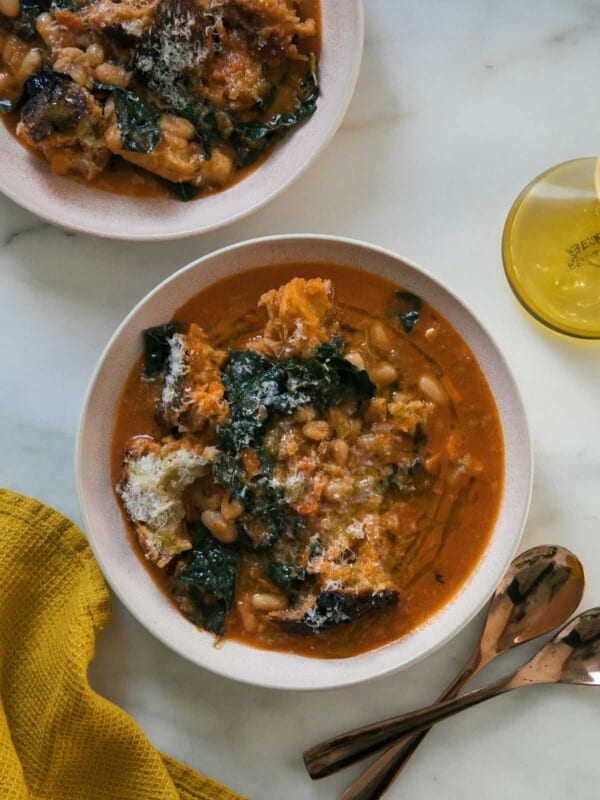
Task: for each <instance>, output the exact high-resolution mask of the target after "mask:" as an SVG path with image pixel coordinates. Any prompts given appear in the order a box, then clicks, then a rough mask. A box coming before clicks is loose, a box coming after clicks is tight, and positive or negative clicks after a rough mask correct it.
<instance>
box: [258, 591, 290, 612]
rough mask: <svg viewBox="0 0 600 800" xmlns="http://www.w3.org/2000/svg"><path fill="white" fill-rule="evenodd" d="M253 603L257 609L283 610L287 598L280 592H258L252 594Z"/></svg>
mask: <svg viewBox="0 0 600 800" xmlns="http://www.w3.org/2000/svg"><path fill="white" fill-rule="evenodd" d="M252 605H253V606H254V608H255V609H256V610H257V611H283V609H284V608H285V607H286V605H287V600H286V599H285V597H282V596H281V595H278V594H270V593H268V592H256V594H253V595H252Z"/></svg>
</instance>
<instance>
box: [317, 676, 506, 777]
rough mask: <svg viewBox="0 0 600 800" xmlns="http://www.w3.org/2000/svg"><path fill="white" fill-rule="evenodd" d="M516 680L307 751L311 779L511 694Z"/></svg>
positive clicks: (370, 727)
mask: <svg viewBox="0 0 600 800" xmlns="http://www.w3.org/2000/svg"><path fill="white" fill-rule="evenodd" d="M512 678H513V676H512V675H511V676H509V677H508V678H502V679H501V680H499V681H495V682H494V683H489V684H488V685H487V686H484V687H482V688H481V689H477V690H476V691H474V692H469V693H468V694H464V695H462V696H461V697H457V698H455V699H454V700H446V701H445V702H443V703H437V704H436V705H433V706H428V707H426V708H422V709H420V710H419V711H413V712H411V713H410V714H401V715H400V716H397V717H390V718H389V719H387V720H383V721H382V722H375V723H373V724H371V725H365V726H364V727H362V728H356V729H355V730H353V731H349V732H348V733H342V734H341V735H339V736H335V737H334V738H333V739H328V740H326V741H324V742H321V743H320V744H317V745H315V746H314V747H311V748H310V749H309V750H307V751H306V752H305V753H304V763H305V764H306V767H307V769H308V772H309V774H310V776H311V777H313V778H324V777H325V776H326V775H330V774H331V773H332V772H336V771H337V770H338V769H341V768H342V767H345V766H347V765H348V764H353V763H354V762H355V761H357V760H358V759H360V758H363V757H364V756H368V755H370V754H371V753H374V752H375V751H376V750H379V749H380V748H382V747H385V746H386V745H388V744H390V743H391V742H393V741H394V740H395V739H398V738H399V737H400V736H405V735H407V734H409V733H411V734H412V733H420V732H421V731H426V730H428V729H429V728H430V727H431V726H432V725H435V724H436V723H437V722H441V720H443V719H446V718H447V717H451V716H453V715H454V714H458V713H459V712H460V711H464V710H465V709H467V708H471V706H474V705H477V704H478V703H482V702H483V701H484V700H488V699H489V698H491V697H495V696H496V695H498V694H502V693H503V692H506V691H509V690H510V689H511V688H513V687H512V686H511V681H512ZM515 688H516V687H515Z"/></svg>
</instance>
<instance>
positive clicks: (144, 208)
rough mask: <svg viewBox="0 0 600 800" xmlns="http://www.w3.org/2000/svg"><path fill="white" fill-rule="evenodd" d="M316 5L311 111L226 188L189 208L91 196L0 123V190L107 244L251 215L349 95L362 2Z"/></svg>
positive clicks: (331, 130) (336, 118) (310, 154)
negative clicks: (316, 92) (318, 30)
mask: <svg viewBox="0 0 600 800" xmlns="http://www.w3.org/2000/svg"><path fill="white" fill-rule="evenodd" d="M321 6H322V52H321V58H320V60H319V81H320V88H321V94H320V98H319V101H318V104H317V110H316V112H315V113H314V114H313V116H312V117H311V118H310V119H308V120H306V122H304V123H302V124H301V125H300V126H298V128H296V129H295V130H293V131H291V132H290V134H289V135H288V136H286V137H285V138H284V140H283V141H282V142H281V143H279V144H278V145H277V146H276V147H275V148H274V149H273V151H272V152H271V154H270V155H269V156H268V158H267V159H266V161H265V162H264V164H261V165H260V166H259V167H258V168H257V169H255V170H254V171H253V172H251V173H250V175H248V177H247V178H245V179H244V180H242V181H240V182H239V183H237V184H235V185H234V186H232V187H230V188H229V189H226V190H225V191H223V192H219V193H217V194H214V195H209V196H208V197H204V198H199V199H198V200H195V201H192V202H189V203H182V202H180V201H178V200H176V199H173V200H167V199H149V200H139V199H135V198H129V197H121V196H119V195H115V194H108V193H106V192H101V191H98V190H94V189H90V188H88V187H86V186H83V185H82V184H80V183H77V182H76V181H73V180H69V179H67V178H61V177H57V176H55V175H52V173H51V172H50V168H49V166H48V164H46V162H44V161H42V160H41V159H38V158H35V157H33V156H31V155H30V154H29V153H28V152H27V151H26V150H25V149H24V148H23V147H22V146H21V145H20V144H19V143H18V142H17V141H16V140H15V139H14V138H13V137H12V136H11V135H10V134H9V133H8V131H7V130H6V128H5V127H4V125H2V124H0V163H1V164H2V169H1V170H0V191H2V192H3V193H4V194H5V195H7V196H8V197H10V198H11V200H14V201H15V202H16V203H19V205H21V206H23V207H24V208H26V209H28V210H29V211H33V212H34V213H35V214H38V215H39V216H40V217H43V218H44V219H47V220H48V221H49V222H53V223H55V224H57V225H60V226H61V227H63V228H68V229H69V230H73V231H77V232H80V233H89V234H93V235H95V236H102V237H105V238H108V239H129V240H138V241H158V240H164V239H178V238H182V237H185V236H192V235H194V234H199V233H206V232H207V231H210V230H214V229H215V228H219V227H222V226H224V225H227V224H229V223H231V222H234V221H235V220H238V219H241V218H242V217H244V216H246V215H248V214H250V213H251V212H253V211H256V210H258V209H259V208H260V207H261V206H263V205H264V204H265V203H267V202H269V200H272V199H273V198H274V197H276V196H277V195H278V194H279V193H280V192H281V191H283V189H285V188H286V186H289V184H290V183H292V181H294V180H295V179H296V178H297V177H298V176H299V175H300V174H301V173H302V172H303V171H304V170H305V169H306V168H307V167H308V166H309V165H310V164H311V163H312V162H313V161H314V160H315V158H316V157H317V156H318V155H319V153H320V152H321V151H322V150H323V149H324V147H325V146H326V145H327V144H328V143H329V142H330V141H331V139H332V138H333V135H334V134H335V132H336V130H337V129H338V127H339V125H340V124H341V122H342V119H343V117H344V114H345V112H346V109H347V108H348V104H349V103H350V99H351V97H352V93H353V92H354V87H355V85H356V80H357V78H358V71H359V67H360V61H361V55H362V48H363V38H364V18H363V7H362V0H324V1H323V2H322V3H321Z"/></svg>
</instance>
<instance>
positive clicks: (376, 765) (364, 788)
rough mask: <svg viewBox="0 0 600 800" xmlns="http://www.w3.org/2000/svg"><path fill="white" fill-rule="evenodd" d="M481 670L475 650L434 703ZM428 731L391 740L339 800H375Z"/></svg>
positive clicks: (455, 691) (457, 691)
mask: <svg viewBox="0 0 600 800" xmlns="http://www.w3.org/2000/svg"><path fill="white" fill-rule="evenodd" d="M480 667H481V656H480V651H479V649H478V650H476V651H475V653H473V656H472V657H471V658H470V659H469V661H468V662H467V664H466V665H465V667H464V669H463V670H462V671H461V672H460V673H459V674H458V675H457V676H456V678H455V679H454V680H453V681H452V683H451V684H450V686H448V688H447V689H446V691H445V692H444V693H443V694H442V695H441V696H440V697H439V698H438V700H437V702H438V703H442V702H443V701H444V700H451V699H452V698H454V697H456V696H457V695H458V694H460V691H461V690H462V688H463V687H464V686H465V685H466V684H467V683H468V682H469V681H470V680H471V679H472V678H473V677H474V676H475V675H476V674H477V672H478V671H479V669H480ZM430 730H431V728H427V729H426V730H424V731H420V732H419V733H412V734H408V735H407V736H403V737H402V738H400V739H398V740H397V741H395V742H394V743H393V744H392V745H391V746H390V747H388V749H387V750H386V751H385V752H384V753H382V755H380V756H379V757H378V758H377V760H376V761H374V762H373V764H371V766H370V767H368V768H367V769H366V770H365V771H364V772H363V773H362V775H360V776H359V777H358V778H357V779H356V780H355V781H354V782H353V783H351V784H350V786H349V787H348V788H347V789H346V791H345V792H344V794H343V795H342V797H341V800H379V798H380V797H381V795H382V794H383V793H384V792H385V790H386V789H387V788H388V786H389V785H390V784H391V783H392V781H393V780H394V778H395V777H396V776H397V775H398V774H399V773H400V772H401V771H402V770H403V769H404V767H405V766H406V764H408V762H409V761H410V759H411V757H412V755H413V753H414V752H415V750H416V749H417V748H418V747H419V745H420V744H421V742H422V741H423V739H424V738H425V737H426V736H427V734H428V733H429V731H430Z"/></svg>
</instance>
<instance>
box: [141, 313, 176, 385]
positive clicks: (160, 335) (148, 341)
mask: <svg viewBox="0 0 600 800" xmlns="http://www.w3.org/2000/svg"><path fill="white" fill-rule="evenodd" d="M176 333H177V326H176V325H175V323H174V322H167V323H166V325H157V326H156V327H154V328H147V329H146V330H145V331H144V378H146V380H152V379H153V378H155V377H156V376H157V375H158V374H159V372H161V371H162V370H163V368H164V367H165V365H166V363H167V360H168V358H169V353H170V352H171V344H170V343H171V339H172V338H173V336H174V335H175V334H176Z"/></svg>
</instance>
